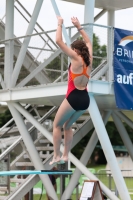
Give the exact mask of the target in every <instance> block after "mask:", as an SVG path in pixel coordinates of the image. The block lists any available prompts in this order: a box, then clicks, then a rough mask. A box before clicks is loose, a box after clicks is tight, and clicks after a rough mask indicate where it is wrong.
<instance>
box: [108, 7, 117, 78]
mask: <svg viewBox="0 0 133 200" xmlns="http://www.w3.org/2000/svg"><path fill="white" fill-rule="evenodd" d="M114 18H115V12H114V10H109V11H108V26H111V27H112V28H108V33H107V61H108V65H109V71H108V75H107V76H108V78H107V80H108V81H112V80H113V63H112V62H113V27H114V21H115V19H114Z"/></svg>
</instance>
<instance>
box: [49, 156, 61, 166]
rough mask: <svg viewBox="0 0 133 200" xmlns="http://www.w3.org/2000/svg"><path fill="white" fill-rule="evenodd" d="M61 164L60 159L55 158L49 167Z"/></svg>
mask: <svg viewBox="0 0 133 200" xmlns="http://www.w3.org/2000/svg"><path fill="white" fill-rule="evenodd" d="M59 163H60V157H58V158H54V157H53V159H52V161H50V163H49V165H56V164H59Z"/></svg>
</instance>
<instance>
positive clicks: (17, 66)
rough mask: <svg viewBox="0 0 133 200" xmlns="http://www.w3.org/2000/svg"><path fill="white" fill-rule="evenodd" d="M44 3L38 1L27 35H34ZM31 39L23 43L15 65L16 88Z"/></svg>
mask: <svg viewBox="0 0 133 200" xmlns="http://www.w3.org/2000/svg"><path fill="white" fill-rule="evenodd" d="M9 1H10V0H9ZM12 1H13V0H12ZM42 3H43V0H38V1H37V3H36V5H35V8H34V11H33V14H32V17H31V21H30V23H29V26H28V29H27V32H26V35H30V34H32V32H33V29H34V26H35V23H36V21H37V17H38V15H39V12H40V9H41V6H42ZM30 38H31V37H26V38H25V39H24V42H23V44H22V47H21V49H20V52H19V55H18V58H17V62H16V64H15V67H14V71H13V74H12V86H13V87H14V86H15V84H16V81H17V79H18V76H19V72H20V70H21V67H22V64H23V61H24V58H25V54H26V51H27V47H28V44H29V42H30Z"/></svg>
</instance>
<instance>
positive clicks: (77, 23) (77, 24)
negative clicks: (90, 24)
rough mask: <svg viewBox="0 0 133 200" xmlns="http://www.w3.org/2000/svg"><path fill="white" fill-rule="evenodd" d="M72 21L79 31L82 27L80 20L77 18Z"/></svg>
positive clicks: (72, 18)
mask: <svg viewBox="0 0 133 200" xmlns="http://www.w3.org/2000/svg"><path fill="white" fill-rule="evenodd" d="M71 21H72V23H73V25H74V26H75V27H76V28H77V29H79V28H80V27H81V25H80V22H79V20H78V18H77V17H71Z"/></svg>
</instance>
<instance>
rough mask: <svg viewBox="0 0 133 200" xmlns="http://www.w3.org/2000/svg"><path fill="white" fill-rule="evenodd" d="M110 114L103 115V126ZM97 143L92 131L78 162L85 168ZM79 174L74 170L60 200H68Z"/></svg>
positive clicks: (95, 134)
mask: <svg viewBox="0 0 133 200" xmlns="http://www.w3.org/2000/svg"><path fill="white" fill-rule="evenodd" d="M110 114H111V111H108V112H105V113H104V116H103V121H104V123H105V124H106V123H107V121H108V118H109V117H110ZM97 142H98V137H97V133H96V131H94V132H93V134H92V136H91V138H90V140H89V142H88V144H87V146H86V148H85V150H84V152H83V154H82V156H81V158H80V162H81V163H83V164H84V165H85V166H86V164H87V162H88V160H89V159H90V157H91V155H92V153H93V151H94V149H95V146H96V144H97ZM81 174H82V172H81V171H80V170H79V169H78V168H76V169H75V171H74V173H73V175H72V177H71V180H70V181H69V184H68V186H67V187H66V189H65V191H64V193H63V195H62V200H63V199H64V198H66V199H69V198H70V196H71V194H72V192H73V190H74V188H75V187H76V185H77V183H78V181H79V178H80V176H81Z"/></svg>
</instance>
